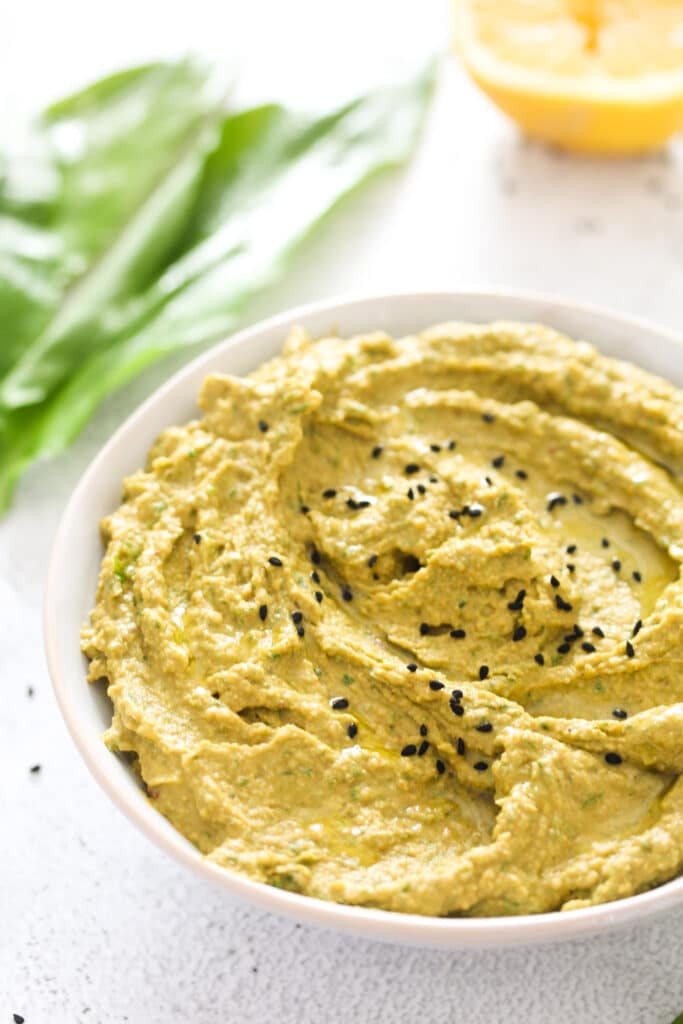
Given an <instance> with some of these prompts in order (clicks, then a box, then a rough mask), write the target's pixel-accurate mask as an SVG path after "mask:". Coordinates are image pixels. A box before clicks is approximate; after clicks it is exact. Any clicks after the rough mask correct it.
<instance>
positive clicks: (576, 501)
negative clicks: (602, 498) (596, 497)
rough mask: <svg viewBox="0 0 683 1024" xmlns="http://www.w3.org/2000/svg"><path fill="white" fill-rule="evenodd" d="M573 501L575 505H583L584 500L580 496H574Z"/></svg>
mask: <svg viewBox="0 0 683 1024" xmlns="http://www.w3.org/2000/svg"><path fill="white" fill-rule="evenodd" d="M572 500H573V502H574V504H575V505H583V498H582V497H581V495H580V494H572Z"/></svg>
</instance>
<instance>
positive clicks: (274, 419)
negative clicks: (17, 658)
mask: <svg viewBox="0 0 683 1024" xmlns="http://www.w3.org/2000/svg"><path fill="white" fill-rule="evenodd" d="M200 406H201V409H202V412H203V415H202V417H201V418H200V419H197V420H195V421H193V422H191V423H189V424H187V425H186V426H182V427H177V428H172V429H170V430H167V431H165V433H163V434H162V436H161V437H160V438H159V439H158V441H157V442H156V443H155V445H154V447H153V449H152V451H151V453H150V455H149V460H148V463H147V468H146V469H145V470H144V471H141V472H138V473H136V474H134V475H133V476H132V477H130V478H129V479H128V480H126V482H125V485H124V491H123V499H122V504H121V507H120V508H119V509H118V510H117V511H116V512H114V513H113V514H112V515H111V516H110V517H109V518H107V519H106V520H105V521H104V523H103V533H104V539H105V542H106V554H105V556H104V561H103V564H102V571H101V576H100V581H99V589H98V594H97V603H96V606H95V608H94V610H93V612H92V616H91V622H90V624H89V625H88V626H87V627H86V628H85V630H84V633H83V649H84V651H85V653H86V654H87V656H88V657H89V659H91V661H90V679H91V680H92V681H96V680H100V679H104V680H106V685H107V692H108V694H109V697H110V698H111V701H112V703H113V708H114V712H113V720H112V724H111V728H110V729H109V731H108V733H107V735H106V742H107V743H108V745H109V746H110V747H111V749H112V750H115V751H120V752H123V753H126V754H128V755H131V756H132V757H133V760H134V763H135V764H136V766H137V768H138V769H139V772H140V775H141V778H142V780H143V781H144V784H145V786H146V790H147V793H148V796H149V798H150V799H151V800H153V801H154V805H155V807H156V808H158V810H159V811H160V812H161V813H162V814H164V815H165V816H166V817H167V818H168V819H169V820H170V821H171V822H172V823H173V825H174V826H175V827H176V828H177V829H178V830H179V831H180V832H182V833H183V835H185V836H186V837H187V838H188V839H189V840H191V842H192V843H194V844H195V845H196V846H197V847H198V848H199V850H200V851H201V852H202V853H203V854H204V855H205V856H206V857H207V858H208V859H209V860H211V861H212V862H214V863H216V864H218V865H221V866H222V867H224V868H226V869H229V870H230V871H235V872H238V873H240V874H242V875H246V876H248V877H249V878H252V879H256V880H259V881H262V882H267V883H269V884H271V885H276V886H281V887H283V888H286V889H290V890H294V891H296V892H300V893H305V894H308V895H311V896H316V897H320V898H322V899H327V900H335V901H339V902H344V903H351V904H362V905H363V906H372V907H382V908H387V909H390V910H395V911H407V912H412V913H420V914H433V915H492V914H520V913H538V912H542V911H550V910H557V909H563V910H569V909H573V908H576V907H585V906H588V905H590V904H595V903H602V902H606V901H609V900H615V899H618V898H620V897H624V896H630V895H632V894H634V893H637V892H640V891H642V890H644V889H647V888H650V887H652V886H655V885H657V884H659V883H661V882H663V881H665V880H667V879H670V878H672V877H673V876H675V875H676V874H677V873H678V872H679V871H680V870H681V867H682V864H683V782H682V781H681V780H680V778H679V773H680V772H681V769H682V768H683V670H682V668H683V582H682V580H681V562H682V561H683V494H682V492H681V487H680V484H679V480H680V477H681V474H682V473H683V394H682V393H681V392H679V391H677V390H676V389H674V388H673V387H672V386H671V385H669V384H668V383H666V382H664V381H662V380H660V379H658V378H655V377H653V376H651V375H649V374H646V373H645V372H643V371H641V370H640V369H637V368H636V367H634V366H632V365H629V364H627V363H622V362H617V361H614V360H610V359H607V358H605V357H603V356H601V355H600V354H598V353H597V352H596V351H595V350H594V349H593V348H592V347H591V346H590V345H588V344H585V343H576V342H573V341H571V340H569V339H568V338H566V337H563V336H562V335H560V334H557V333H556V332H554V331H552V330H550V329H548V328H545V327H541V326H537V325H529V324H513V323H495V324H491V325H486V326H473V325H469V324H447V325H445V326H438V327H434V328H431V329H429V330H425V331H424V332H423V333H421V334H419V335H417V336H415V337H408V338H402V339H399V340H394V339H392V338H390V337H387V336H386V335H385V334H382V333H373V334H369V335H367V336H364V337H355V338H352V339H350V340H344V339H341V338H338V337H327V338H324V339H320V340H312V339H311V338H309V337H307V336H306V335H305V334H304V333H303V332H302V331H299V330H295V331H294V332H293V333H292V334H291V336H290V338H289V339H288V341H287V344H286V347H285V350H284V354H283V355H282V356H281V357H278V358H276V359H274V360H272V361H271V362H269V363H267V364H266V365H264V366H262V367H261V368H260V369H259V370H257V371H256V372H255V373H252V374H251V375H250V376H249V377H247V378H245V379H236V378H233V377H228V376H212V377H209V378H208V379H207V380H206V381H205V383H204V385H203V388H202V391H201V395H200Z"/></svg>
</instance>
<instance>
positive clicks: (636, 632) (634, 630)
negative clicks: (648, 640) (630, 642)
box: [631, 619, 643, 636]
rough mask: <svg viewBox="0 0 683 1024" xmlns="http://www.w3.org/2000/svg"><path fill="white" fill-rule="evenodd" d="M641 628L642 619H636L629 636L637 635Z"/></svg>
mask: <svg viewBox="0 0 683 1024" xmlns="http://www.w3.org/2000/svg"><path fill="white" fill-rule="evenodd" d="M642 628H643V620H642V619H638V621H637V622H636V624H635V626H634V627H633V630H632V631H631V636H638V634H639V633H640V631H641V629H642Z"/></svg>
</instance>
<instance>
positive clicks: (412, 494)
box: [406, 487, 415, 501]
mask: <svg viewBox="0 0 683 1024" xmlns="http://www.w3.org/2000/svg"><path fill="white" fill-rule="evenodd" d="M406 494H407V495H408V500H409V501H413V499H414V497H415V492H414V490H413V488H412V487H409V488H408V490H407V491H406Z"/></svg>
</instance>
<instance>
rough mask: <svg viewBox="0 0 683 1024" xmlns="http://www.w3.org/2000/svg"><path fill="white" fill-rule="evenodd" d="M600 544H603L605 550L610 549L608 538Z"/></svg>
mask: <svg viewBox="0 0 683 1024" xmlns="http://www.w3.org/2000/svg"><path fill="white" fill-rule="evenodd" d="M600 543H601V544H602V546H603V548H608V547H609V541H608V539H607V537H603V538H602V540H601V541H600Z"/></svg>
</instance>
